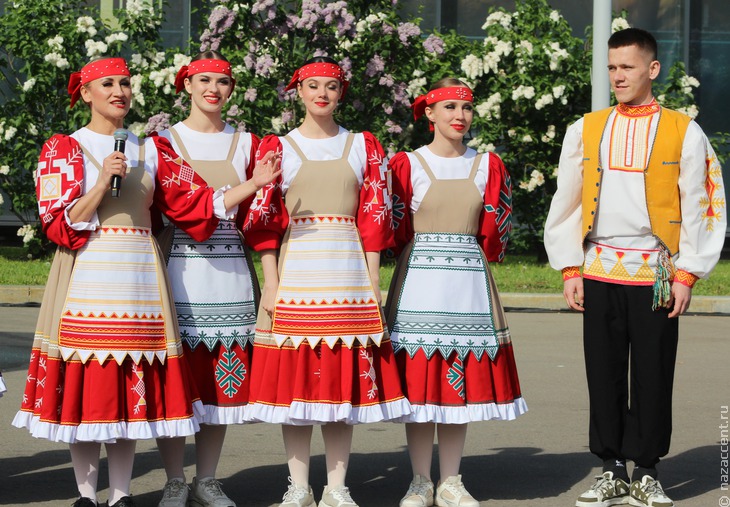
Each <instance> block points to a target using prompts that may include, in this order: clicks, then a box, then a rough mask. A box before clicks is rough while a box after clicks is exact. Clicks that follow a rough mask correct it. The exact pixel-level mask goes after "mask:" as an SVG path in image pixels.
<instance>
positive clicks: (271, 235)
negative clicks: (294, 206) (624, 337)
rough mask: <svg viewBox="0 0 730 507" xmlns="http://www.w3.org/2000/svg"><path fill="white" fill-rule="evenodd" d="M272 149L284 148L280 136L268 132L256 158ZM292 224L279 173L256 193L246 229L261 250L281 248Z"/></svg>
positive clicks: (246, 232)
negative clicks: (285, 233)
mask: <svg viewBox="0 0 730 507" xmlns="http://www.w3.org/2000/svg"><path fill="white" fill-rule="evenodd" d="M270 151H273V152H279V153H280V152H281V151H282V149H281V141H280V140H279V138H278V137H277V136H274V135H268V136H266V137H264V138H263V139H262V140H261V144H259V149H258V151H257V153H256V156H255V157H254V158H255V160H256V161H258V160H261V159H262V158H263V156H264V155H266V154H267V153H268V152H270ZM282 162H283V161H282ZM288 225H289V214H288V213H287V211H286V206H284V197H283V196H282V193H281V175H279V177H278V178H277V179H276V181H272V182H271V183H269V184H268V185H266V186H265V187H263V188H262V189H260V190H259V191H258V192H257V193H256V196H255V197H254V198H253V201H252V202H251V205H250V207H249V208H248V213H247V214H246V220H245V222H244V225H243V230H244V232H245V234H246V241H247V242H248V243H249V245H251V247H252V248H253V249H254V250H255V251H257V252H260V251H262V250H275V249H278V248H279V246H280V245H281V240H282V238H283V237H284V232H285V231H286V228H287V226H288Z"/></svg>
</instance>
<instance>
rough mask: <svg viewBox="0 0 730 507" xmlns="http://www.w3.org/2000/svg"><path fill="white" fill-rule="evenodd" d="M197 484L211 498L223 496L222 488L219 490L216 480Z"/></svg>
mask: <svg viewBox="0 0 730 507" xmlns="http://www.w3.org/2000/svg"><path fill="white" fill-rule="evenodd" d="M198 484H200V486H201V487H202V488H203V490H205V492H206V493H208V494H209V495H211V496H225V495H224V494H223V488H221V483H220V482H218V480H217V479H210V480H207V481H203V482H199V483H198Z"/></svg>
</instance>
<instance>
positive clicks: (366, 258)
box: [247, 57, 410, 507]
mask: <svg viewBox="0 0 730 507" xmlns="http://www.w3.org/2000/svg"><path fill="white" fill-rule="evenodd" d="M347 85H348V82H347V80H346V79H345V75H344V72H343V71H342V69H341V68H340V66H339V65H338V64H337V63H336V62H335V61H334V60H332V59H330V58H326V57H319V58H314V59H312V60H310V61H308V62H307V63H305V64H304V66H302V67H301V68H299V69H298V70H297V71H296V72H295V73H294V76H293V78H292V80H291V82H290V83H289V86H288V88H287V89H296V90H297V94H298V95H299V99H300V100H301V102H302V105H303V106H304V109H305V111H306V115H305V118H304V121H303V122H302V124H301V125H300V126H299V127H298V128H296V129H294V130H292V131H291V132H289V133H288V134H287V135H286V136H282V137H277V136H267V137H265V138H264V139H263V140H262V141H261V146H260V148H259V157H265V156H267V154H269V153H281V155H282V162H281V164H282V174H281V177H280V178H279V179H278V180H277V181H276V183H275V184H271V185H268V186H266V187H265V188H264V189H262V190H261V191H259V193H258V194H257V196H256V198H255V200H254V203H253V204H252V205H251V209H250V210H249V216H248V219H247V226H248V227H249V228H250V231H249V236H250V238H251V244H252V245H253V247H254V248H255V249H256V250H258V251H260V252H261V257H262V264H263V269H264V276H265V283H264V289H263V293H262V296H261V298H262V299H261V309H260V311H259V316H258V321H257V323H256V338H255V342H254V359H253V366H252V378H251V401H250V405H249V407H250V409H251V414H252V417H253V418H254V419H255V420H259V421H266V422H272V423H279V424H282V425H283V426H282V432H283V436H284V446H285V448H286V453H287V459H288V465H289V474H290V476H291V477H290V480H291V485H290V486H289V489H288V491H287V492H286V494H285V495H284V502H283V503H282V504H281V505H282V506H286V507H295V506H296V507H313V506H314V505H315V503H314V496H313V493H312V489H311V487H310V486H309V459H310V440H311V437H312V426H313V425H314V424H318V425H321V427H322V436H323V438H324V443H325V454H326V463H327V486H326V487H325V490H324V493H323V495H322V501H321V502H320V503H319V505H320V507H328V506H331V507H335V506H343V507H344V506H348V507H353V506H355V505H356V504H355V503H354V501H353V500H352V498H351V497H350V494H349V491H348V489H347V488H346V487H345V475H346V472H347V465H348V460H349V455H350V444H351V441H352V425H353V424H358V423H366V422H376V421H383V420H390V419H396V418H399V417H401V416H403V415H406V414H408V413H410V407H409V406H408V403H407V402H406V401H405V399H404V398H403V394H402V392H401V388H400V381H399V379H398V372H397V369H396V365H395V361H394V359H393V349H392V347H391V344H390V340H389V338H388V334H387V330H386V329H385V327H384V324H383V321H382V318H381V311H380V289H379V274H378V273H379V266H380V252H381V250H384V249H386V248H388V247H390V246H392V242H393V236H392V234H393V233H392V225H391V220H392V209H391V208H392V206H391V200H390V189H389V175H388V171H387V166H386V163H385V156H384V154H383V149H382V148H381V146H380V143H379V142H378V141H377V139H375V137H374V136H373V135H372V134H370V133H369V132H363V133H352V132H349V131H348V130H346V129H345V128H343V127H341V126H339V125H337V123H336V122H335V120H334V117H333V114H334V112H335V109H336V108H337V105H338V103H339V102H340V100H342V98H343V97H344V95H345V93H346V91H347ZM279 248H280V249H281V250H280V252H279V255H278V257H279V258H278V264H277V250H279Z"/></svg>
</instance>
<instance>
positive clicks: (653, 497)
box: [629, 475, 674, 507]
mask: <svg viewBox="0 0 730 507" xmlns="http://www.w3.org/2000/svg"><path fill="white" fill-rule="evenodd" d="M629 505H634V506H635V507H673V506H674V502H672V500H671V499H670V498H669V497H668V496H667V495H665V494H664V490H663V489H662V485H661V484H659V481H657V480H656V479H654V478H653V477H652V476H651V475H645V476H644V477H642V478H641V480H640V481H634V482H632V483H631V493H630V495H629Z"/></svg>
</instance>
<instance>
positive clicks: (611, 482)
mask: <svg viewBox="0 0 730 507" xmlns="http://www.w3.org/2000/svg"><path fill="white" fill-rule="evenodd" d="M595 479H596V482H595V483H594V484H593V486H591V487H590V488H589V489H588V490H587V491H586V492H585V493H583V494H582V495H580V496H579V497H578V500H576V502H575V506H576V507H609V506H611V505H620V504H623V503H626V501H627V500H628V499H629V485H628V484H626V482H625V481H624V480H623V479H615V478H614V476H613V472H603V473H602V474H601V475H598V476H596V478H595Z"/></svg>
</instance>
